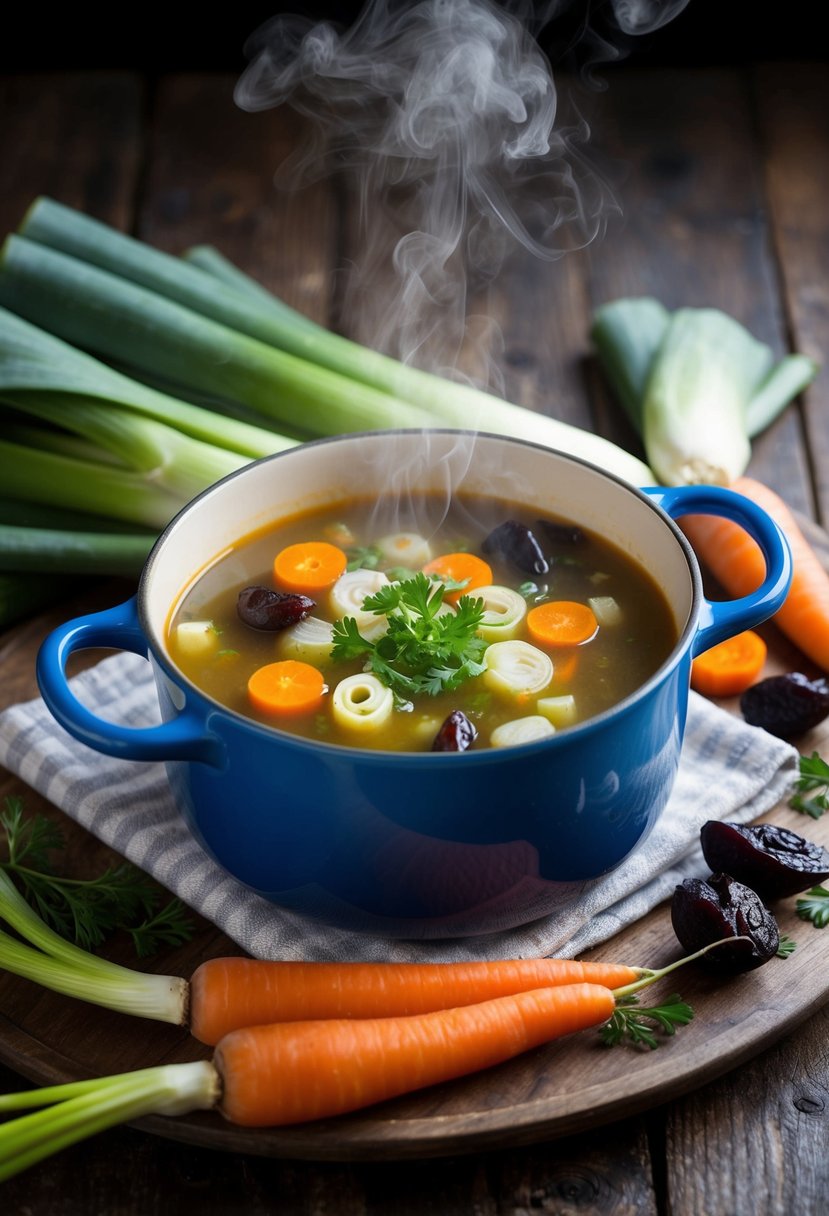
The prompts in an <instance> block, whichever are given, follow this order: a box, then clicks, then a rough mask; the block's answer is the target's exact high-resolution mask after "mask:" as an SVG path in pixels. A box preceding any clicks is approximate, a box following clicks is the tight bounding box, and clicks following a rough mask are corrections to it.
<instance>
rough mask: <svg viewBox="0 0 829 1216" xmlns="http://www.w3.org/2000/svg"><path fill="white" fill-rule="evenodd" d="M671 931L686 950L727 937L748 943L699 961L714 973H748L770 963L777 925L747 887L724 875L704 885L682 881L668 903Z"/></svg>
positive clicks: (736, 943)
mask: <svg viewBox="0 0 829 1216" xmlns="http://www.w3.org/2000/svg"><path fill="white" fill-rule="evenodd" d="M671 923H672V924H673V927H674V932H675V933H676V935H677V937H678V938H679V940H680V942H681V943H682V945H683V946H684V947H685V949H686V950H688V951H691V952H693V951H695V950H701V949H702V947H703V946H708V945H710V944H711V943H712V942H718V941H723V940H726V939H728V938H732V937H733V938H736V937H742V938H749V939H750V940H749V941H733V942H731V943H729V944H728V945H725V946H718V947H717V949H716V950H711V951H709V953H708V954H706V955H703V957H702V958H701V959H700V962H701V963H704V964H705V965H706V966H708V967H710V968H711V969H712V970H714V971H723V972H740V971H753V970H754V968H755V967H762V965H763V963H767V962H768V960H769V959H770V958H774V955H775V954H776V953H777V948H778V946H779V945H780V931H779V929H778V927H777V921H776V920H775V919H774V916H773V915H772V913H771V912H769V910H768V908H767V907H766V906H765V904H764V903H763V901H762V900H761V899H760V896H759V895H758V894H757V892H756V891H752V889H751V887H746V886H744V885H743V883H741V882H737V880H736V879H734V878H732V877H731V875H730V874H712V875H711V877H710V878H709V879H708V880H707V882H705V881H703V880H702V879H701V878H686V879H685V881H684V882H683V883H680V885H679V886H678V887H677V888H676V890H675V891H674V895H673V899H672V901H671Z"/></svg>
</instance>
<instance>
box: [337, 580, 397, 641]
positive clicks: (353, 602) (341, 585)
mask: <svg viewBox="0 0 829 1216" xmlns="http://www.w3.org/2000/svg"><path fill="white" fill-rule="evenodd" d="M388 585H389V580H388V578H387V577H386V575H385V574H384V573H383V571H382V570H367V569H363V568H362V567H361V568H360V569H359V570H346V572H345V574H341V575H340V577H339V578H338V579H337V581H336V583H335V584H334V586H333V587H332V588H331V591H330V592H329V596H328V603H329V607H330V610H331V613H332V615H333V616H350V617H353V618H354V620H355V621H356V622H357V628H358V629H359V631H360V633H361V634H362V635H363V637H364V638H368V639H369V640H370V641H371V640H372V639H374V638H375V637H379V635H380V634H381V633H383V632H384V630H385V629H386V627H387V626H386V618H385V617H384V616H383V615H378V614H377V613H376V612H366V610H365V609H364V608H363V603H364V602H365V600H366V599H368V597H369V596H370V595H375V594H376V593H377V592H378V591H379V590H380V588H381V587H388Z"/></svg>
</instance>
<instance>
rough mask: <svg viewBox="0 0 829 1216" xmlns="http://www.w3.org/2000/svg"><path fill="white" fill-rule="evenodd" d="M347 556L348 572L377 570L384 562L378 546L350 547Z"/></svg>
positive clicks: (346, 552)
mask: <svg viewBox="0 0 829 1216" xmlns="http://www.w3.org/2000/svg"><path fill="white" fill-rule="evenodd" d="M345 555H346V557H347V558H348V564H347V565H346V570H376V569H377V567H378V566H379V564H380V562H381V561H382V560H383V554H382V553H381V552H380V550H379V549H378V548H377V546H376V545H349V547H348V548H347V549H346V551H345Z"/></svg>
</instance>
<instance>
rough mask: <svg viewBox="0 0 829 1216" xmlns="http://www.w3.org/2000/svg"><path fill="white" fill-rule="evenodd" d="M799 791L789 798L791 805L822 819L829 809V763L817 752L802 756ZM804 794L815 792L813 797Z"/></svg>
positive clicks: (797, 786)
mask: <svg viewBox="0 0 829 1216" xmlns="http://www.w3.org/2000/svg"><path fill="white" fill-rule="evenodd" d="M794 788H795V790H797V793H796V794H795V795H794V796H793V797H792V798H791V799H790V800H789V806H790V807H792V809H793V810H795V811H800V812H801V814H803V815H811V817H812V819H820V817H821V815H823V814H825V812H826V811H829V764H827V763H826V761H825V760H822V759H821V757H820V756H819V754H818V753H817V752H812V754H811V756H801V757H800V777H799V778H798V780H797V781H796V782H795V787H794ZM804 794H813V795H814V796H813V797H811V798H805V797H803V795H804Z"/></svg>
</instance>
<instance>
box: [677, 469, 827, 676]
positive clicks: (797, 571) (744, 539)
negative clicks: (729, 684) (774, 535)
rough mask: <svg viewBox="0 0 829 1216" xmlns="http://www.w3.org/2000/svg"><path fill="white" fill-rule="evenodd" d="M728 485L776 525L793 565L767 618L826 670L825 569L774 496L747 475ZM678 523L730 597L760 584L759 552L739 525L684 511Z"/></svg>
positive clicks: (761, 561) (762, 574) (763, 568)
mask: <svg viewBox="0 0 829 1216" xmlns="http://www.w3.org/2000/svg"><path fill="white" fill-rule="evenodd" d="M731 489H732V490H736V491H737V492H738V493H739V494H743V495H745V497H746V498H750V499H751V500H752V502H755V503H756V504H757V505H758V506H759V507H762V508H763V509H764V510H765V511H766V512H767V513H768V514H769V515H770V516H771V517H772V519H773V520H775V522H776V523H777V524H779V526H780V527H781V528H782V530H783V532H784V534H785V536H786V538H787V540H788V542H789V545H790V546H791V550H792V561H793V567H794V569H793V575H792V585H791V587H790V589H789V593H788V595H787V596H786V599H785V601H784V603H783V606H782V607H781V608H779V609H778V610H777V612H776V613H775V614H774V616H773V617H772V620H773V622H774V624H775V625H777V626H779V628H780V630H781V631H782V632H783V633H784V634H785V635H786V636H787V637H788V638H789V639H790V641H792V642H794V644H795V646H797V647H798V648H799V649H800V650H802V652H803V653H804V654H805V655H807V656H808V657H809V658H810V659H812V660H813V661H814V662H815V663H817V664H818V666H819V667H822V668H823V670H824V671H829V572H827V570H826V569H825V568H824V566H823V565H822V564H821V561H820V558H819V557H818V555H817V553H816V552H815V550H814V549H813V548H812V546H811V545H810V544H809V542H808V540H807V539H806V537H805V536H804V534H803V531H802V530H801V528H800V526H799V524H798V523H797V520H796V519H795V517H794V515H793V514H792V512H791V511H790V510H789V508H788V507H787V506H786V504H785V503H784V502H783V500H782V499H781V498H780V497H779V495H777V494H775V492H774V491H773V490H771V489H769V487H768V486H765V485H763V484H762V482H759V481H755V480H754V479H753V478H750V477H739V478H737V480H736V481H735V482H734V483H733V484H732V485H731ZM680 524H681V527H682V530H683V531H684V532H685V534H686V535H687V537H688V539H689V540H690V542H691V544H692V545H693V547H694V550H695V551H696V554H697V557H698V558H699V559H700V561H701V562H702V564H703V565H704V566H707V567H708V569H709V570H710V571H711V573H712V574H713V575H714V577H715V578H716V579H717V581H718V582H719V583H720V584H721V585H722V586H723V587H724V588H725V590H726V591H728V592H729V593H730V594H731V595H735V596H743V595H748V594H749V593H750V592H752V591H755V590H756V589H757V588H758V587H759V586H760V584H761V583H762V581H763V579H764V577H765V572H766V564H765V561H764V559H763V554H762V552H761V550H760V546H759V545H758V544H757V542H756V541H755V540H753V539H752V537H750V536H749V534H748V533H747V532H746V531H745V529H743V528H741V527H740V525H739V524H736V523H733V522H732V521H731V520H730V519H722V518H720V517H719V516H712V515H686V516H684V517H683V518H682V519H681V520H680Z"/></svg>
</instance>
